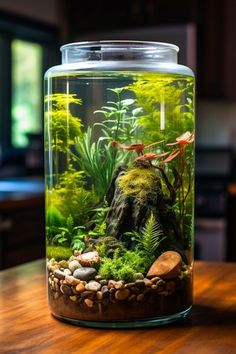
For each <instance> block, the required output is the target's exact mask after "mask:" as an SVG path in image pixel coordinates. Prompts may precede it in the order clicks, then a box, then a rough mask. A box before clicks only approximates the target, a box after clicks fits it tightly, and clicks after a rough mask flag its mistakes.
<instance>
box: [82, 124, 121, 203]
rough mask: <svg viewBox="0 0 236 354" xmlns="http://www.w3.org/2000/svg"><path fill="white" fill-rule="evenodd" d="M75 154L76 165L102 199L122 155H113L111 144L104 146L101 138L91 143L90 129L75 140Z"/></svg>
mask: <svg viewBox="0 0 236 354" xmlns="http://www.w3.org/2000/svg"><path fill="white" fill-rule="evenodd" d="M76 152H77V154H78V157H79V158H78V160H77V163H78V164H79V166H80V168H81V169H82V170H83V171H84V173H85V175H86V177H87V178H88V180H89V182H90V184H91V185H93V186H94V190H95V191H96V193H97V194H98V196H99V197H100V199H102V198H103V197H104V195H106V193H107V190H108V188H109V186H110V184H111V180H112V176H113V173H114V170H115V167H116V164H117V163H119V162H121V161H122V159H123V157H124V155H121V154H116V155H114V151H113V149H112V147H111V143H107V144H104V143H103V141H102V138H100V139H99V140H98V141H96V142H93V141H92V128H91V127H88V128H87V130H86V131H85V132H83V134H82V136H81V137H79V138H78V139H77V143H76Z"/></svg>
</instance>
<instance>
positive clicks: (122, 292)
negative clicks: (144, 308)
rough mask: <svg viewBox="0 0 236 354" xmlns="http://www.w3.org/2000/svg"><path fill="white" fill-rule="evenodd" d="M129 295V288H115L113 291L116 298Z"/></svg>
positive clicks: (120, 298) (122, 298) (121, 298)
mask: <svg viewBox="0 0 236 354" xmlns="http://www.w3.org/2000/svg"><path fill="white" fill-rule="evenodd" d="M129 296H130V290H129V289H121V290H117V291H116V293H115V298H116V299H117V300H125V299H127V298H128V297H129Z"/></svg>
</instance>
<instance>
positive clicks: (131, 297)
mask: <svg viewBox="0 0 236 354" xmlns="http://www.w3.org/2000/svg"><path fill="white" fill-rule="evenodd" d="M135 300H136V296H135V295H134V294H132V295H130V296H129V298H128V301H131V302H133V301H135Z"/></svg>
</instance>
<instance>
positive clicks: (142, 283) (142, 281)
mask: <svg viewBox="0 0 236 354" xmlns="http://www.w3.org/2000/svg"><path fill="white" fill-rule="evenodd" d="M135 286H137V287H139V288H142V287H143V286H145V282H144V280H141V279H138V280H136V282H135Z"/></svg>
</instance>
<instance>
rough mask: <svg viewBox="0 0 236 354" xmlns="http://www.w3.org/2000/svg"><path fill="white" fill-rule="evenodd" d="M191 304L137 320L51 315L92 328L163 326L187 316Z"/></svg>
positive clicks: (63, 320)
mask: <svg viewBox="0 0 236 354" xmlns="http://www.w3.org/2000/svg"><path fill="white" fill-rule="evenodd" d="M191 308H192V306H189V307H188V308H187V309H185V310H183V311H180V312H177V313H175V314H173V315H168V316H161V317H157V318H150V319H145V320H137V321H117V322H112V321H111V322H110V321H104V322H102V321H99V322H95V321H85V320H78V319H73V318H68V317H64V316H60V315H55V314H54V313H52V315H53V317H55V318H56V319H58V320H60V321H62V322H67V323H70V324H73V325H77V326H82V327H93V328H117V329H119V328H141V327H156V326H163V325H168V324H170V323H173V322H176V321H180V320H182V319H184V318H185V317H187V316H188V314H189V311H190V310H191Z"/></svg>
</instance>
